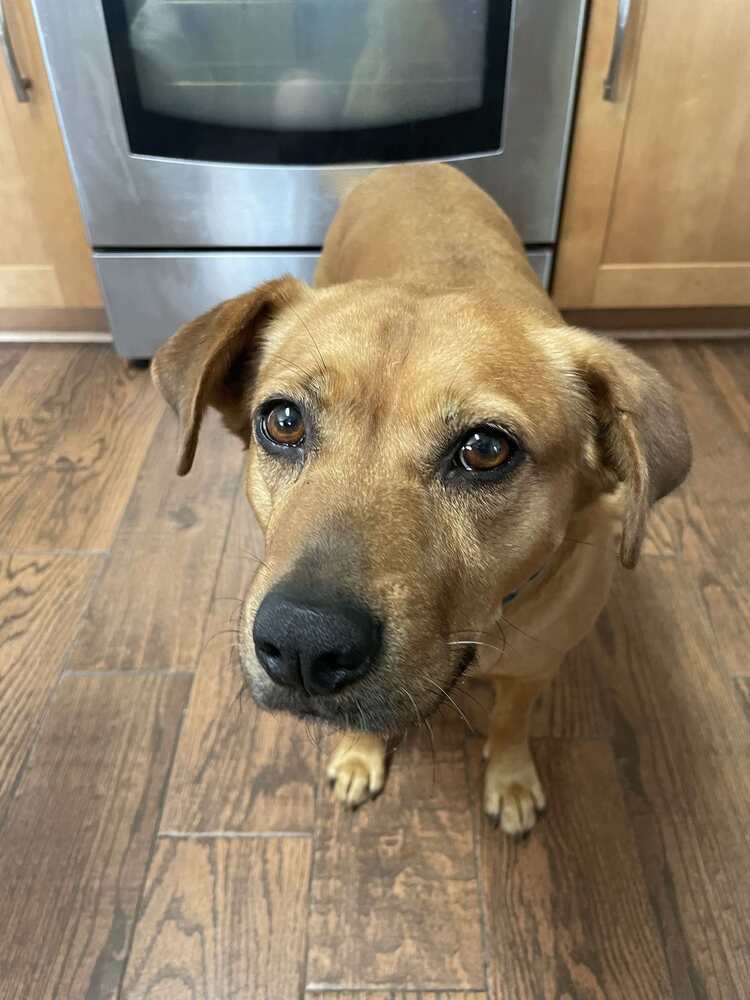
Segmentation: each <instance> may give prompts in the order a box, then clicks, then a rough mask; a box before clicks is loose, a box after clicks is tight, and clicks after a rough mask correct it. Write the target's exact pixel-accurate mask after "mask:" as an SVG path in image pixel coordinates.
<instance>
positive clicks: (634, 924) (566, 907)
mask: <svg viewBox="0 0 750 1000" xmlns="http://www.w3.org/2000/svg"><path fill="white" fill-rule="evenodd" d="M477 750H478V748H477ZM535 756H536V760H537V765H538V767H539V772H540V777H541V779H542V783H543V784H544V786H545V788H546V790H547V799H548V802H549V809H548V812H547V814H546V815H545V817H544V819H543V820H542V821H541V823H540V824H538V825H537V827H535V829H534V831H533V833H532V835H531V837H530V838H529V839H528V841H526V842H514V841H512V840H511V839H509V838H507V837H504V836H503V835H502V834H501V833H500V832H499V831H498V830H496V829H495V828H494V827H493V826H491V825H490V824H489V823H488V822H487V821H486V820H485V819H484V818H482V819H480V821H479V837H480V857H481V879H482V893H483V900H484V917H485V924H486V928H487V938H488V946H489V954H490V981H491V984H492V996H493V997H495V998H496V1000H505V998H507V1000H536V998H537V997H557V996H560V997H562V996H566V997H606V998H607V1000H656V998H658V997H665V998H666V997H671V996H672V995H673V994H672V993H671V991H670V986H669V979H668V975H667V970H666V962H665V959H664V955H663V952H662V944H661V939H660V935H659V932H658V929H657V927H656V922H655V919H654V915H653V912H652V910H651V907H650V904H649V898H648V893H647V890H646V885H645V880H644V878H643V874H642V871H641V867H640V862H639V858H638V853H637V850H636V845H635V840H634V836H633V831H632V829H631V828H630V826H629V823H628V819H627V815H626V812H625V807H624V804H623V800H622V795H621V792H620V788H619V785H618V782H617V771H616V768H615V766H614V761H613V759H612V754H611V752H610V750H609V747H608V746H607V744H606V743H603V742H599V741H590V742H583V743H573V742H568V741H563V740H549V741H542V742H540V743H538V744H536V746H535ZM478 757H479V755H478V752H474V753H473V754H472V761H471V763H472V767H471V773H472V778H473V781H474V783H475V787H476V788H477V789H478V788H479V780H480V771H481V768H480V764H479V759H478ZM477 799H479V796H477Z"/></svg>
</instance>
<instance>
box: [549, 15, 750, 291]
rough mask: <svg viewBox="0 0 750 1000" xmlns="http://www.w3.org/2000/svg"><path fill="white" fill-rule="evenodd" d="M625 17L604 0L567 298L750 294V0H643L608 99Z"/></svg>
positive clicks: (567, 262)
mask: <svg viewBox="0 0 750 1000" xmlns="http://www.w3.org/2000/svg"><path fill="white" fill-rule="evenodd" d="M619 7H620V13H621V14H622V13H623V12H624V10H626V9H627V3H626V0H619ZM617 16H618V0H592V2H591V4H590V13H589V25H588V33H587V41H586V47H585V54H584V64H583V71H582V78H581V88H580V93H579V102H578V109H577V114H576V121H575V127H574V136H573V144H572V149H571V160H570V167H569V175H568V184H567V194H566V198H565V203H564V211H563V219H562V226H561V233H560V246H559V252H558V257H557V264H556V269H555V277H554V286H553V294H554V298H555V300H556V302H557V303H558V305H559V306H560V307H561V308H567V309H609V308H623V309H632V308H655V307H681V306H747V305H750V3H749V2H748V0H709V2H687V0H631V2H630V11H629V17H628V23H627V25H626V28H625V32H624V47H623V50H622V60H621V64H620V73H619V83H618V87H617V92H616V95H615V100H613V101H606V100H604V98H603V81H604V78H605V75H606V73H607V70H608V66H609V62H610V56H611V51H612V44H613V36H614V31H615V23H616V18H617Z"/></svg>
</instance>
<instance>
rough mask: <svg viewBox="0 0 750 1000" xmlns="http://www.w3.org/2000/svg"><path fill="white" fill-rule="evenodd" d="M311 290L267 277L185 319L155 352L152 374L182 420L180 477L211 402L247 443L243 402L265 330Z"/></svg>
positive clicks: (291, 281) (288, 280) (190, 458)
mask: <svg viewBox="0 0 750 1000" xmlns="http://www.w3.org/2000/svg"><path fill="white" fill-rule="evenodd" d="M307 290H308V289H307V286H306V285H303V284H302V283H301V282H299V281H297V280H296V279H295V278H292V277H291V276H289V275H287V276H285V277H283V278H277V279H276V280H274V281H267V282H266V283H265V284H263V285H259V286H258V287H257V288H255V289H253V291H251V292H248V293H247V294H245V295H239V296H238V297H237V298H235V299H228V300H227V301H226V302H222V303H221V304H220V305H218V306H215V307H214V308H213V309H211V310H210V311H209V312H207V313H204V314H203V315H202V316H199V317H198V318H197V319H194V320H193V321H192V322H190V323H186V324H185V326H182V327H180V329H179V330H178V331H177V333H175V334H174V336H172V337H170V339H169V340H168V341H167V342H166V344H164V346H163V347H160V348H159V350H158V351H157V352H156V354H155V356H154V358H153V361H152V362H151V376H152V378H153V380H154V383H155V384H156V386H157V388H158V389H159V391H160V392H161V394H162V395H163V396H164V398H165V399H166V401H167V402H168V403H169V405H170V406H171V407H172V409H173V410H174V411H175V413H176V414H177V416H178V417H179V421H180V451H179V457H178V461H177V474H178V475H180V476H184V475H185V474H186V473H188V472H189V471H190V468H191V466H192V464H193V458H194V457H195V449H196V446H197V444H198V434H199V432H200V426H201V421H202V419H203V414H204V413H205V410H206V407H207V406H213V407H215V408H216V409H217V410H219V411H220V412H221V413H222V415H223V417H224V422H225V423H226V425H227V427H228V428H229V429H230V430H231V431H233V432H234V433H235V434H238V435H239V436H240V437H241V438H242V439H243V440H244V441H245V443H246V444H247V443H248V442H249V440H250V434H251V429H250V427H249V426H248V423H247V414H246V413H245V411H244V407H243V401H244V396H245V393H246V392H247V388H248V386H249V384H250V383H251V381H252V378H253V376H254V374H255V372H256V371H257V366H258V359H259V354H260V347H261V345H262V341H263V329H264V327H265V326H266V325H267V323H268V322H269V321H270V320H272V319H273V318H275V317H276V316H277V315H278V314H279V313H280V312H282V311H283V309H284V308H285V307H286V306H289V305H291V304H292V303H293V302H295V301H296V300H299V299H300V298H301V297H302V296H303V295H304V294H305V292H306V291H307Z"/></svg>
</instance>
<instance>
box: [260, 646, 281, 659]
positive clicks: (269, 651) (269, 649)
mask: <svg viewBox="0 0 750 1000" xmlns="http://www.w3.org/2000/svg"><path fill="white" fill-rule="evenodd" d="M255 648H256V650H257V651H258V652H259V653H262V654H263V656H270V657H273V659H278V658H279V657H280V656H281V650H280V649H279V647H278V646H274V644H273V643H272V642H258V643H256V644H255Z"/></svg>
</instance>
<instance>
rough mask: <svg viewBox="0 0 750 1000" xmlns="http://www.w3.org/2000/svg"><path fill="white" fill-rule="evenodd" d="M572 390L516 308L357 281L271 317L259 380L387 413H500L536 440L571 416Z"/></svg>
mask: <svg viewBox="0 0 750 1000" xmlns="http://www.w3.org/2000/svg"><path fill="white" fill-rule="evenodd" d="M565 389H566V385H565V377H564V374H563V372H562V371H561V370H560V368H559V366H558V364H557V363H556V357H555V355H554V354H553V353H551V352H550V351H549V350H548V349H547V348H546V347H545V344H544V340H543V338H538V337H536V336H535V331H534V330H533V329H529V324H528V322H527V321H526V322H525V321H524V319H523V318H522V317H521V316H519V315H516V314H514V312H513V310H512V309H503V308H502V305H498V304H497V303H494V302H488V303H483V302H481V301H479V302H477V301H475V300H473V299H472V298H471V297H469V296H468V295H465V294H464V295H461V294H447V295H436V296H434V297H418V296H416V295H409V294H405V293H403V292H400V291H395V290H389V291H384V290H383V289H381V288H376V289H368V288H361V287H359V286H356V285H355V286H346V287H344V286H341V287H340V288H337V289H329V290H326V291H324V292H323V293H315V295H314V296H311V297H310V301H308V302H303V303H300V304H295V309H294V311H293V313H292V314H291V315H289V314H287V315H285V317H284V318H283V320H282V321H281V322H279V323H277V324H275V325H274V327H273V329H272V330H271V331H270V336H269V338H268V341H267V345H266V351H265V355H264V361H263V364H262V367H261V371H260V373H259V386H258V391H259V393H260V394H261V395H264V394H267V393H268V392H279V393H281V392H284V391H290V392H294V393H295V394H297V395H302V396H312V397H314V399H315V401H316V403H318V404H319V405H321V406H323V407H332V406H336V405H340V406H345V407H346V408H347V409H348V410H349V411H350V412H351V411H352V410H356V411H357V412H359V413H361V414H362V415H363V417H364V416H366V415H369V416H372V415H373V414H377V415H378V417H379V419H380V421H381V422H387V421H389V418H394V417H396V418H398V420H399V421H401V422H402V423H403V422H409V421H410V420H412V421H418V422H420V423H424V421H425V420H432V421H434V422H440V423H443V424H448V425H449V426H450V425H451V424H455V425H456V426H457V427H458V428H460V427H461V426H465V425H468V424H471V423H473V422H481V421H500V422H502V423H503V425H504V426H506V427H507V428H508V429H509V430H512V431H514V432H515V433H516V434H518V435H519V436H520V437H522V438H524V439H525V440H526V441H527V442H528V443H529V444H530V445H533V444H534V443H535V442H536V443H537V444H538V445H539V446H540V447H542V446H544V444H547V443H549V438H550V437H551V436H552V435H554V434H555V433H559V431H560V428H561V424H562V423H563V422H564V418H565V416H566V414H565V412H564V411H565V399H564V396H565Z"/></svg>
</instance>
